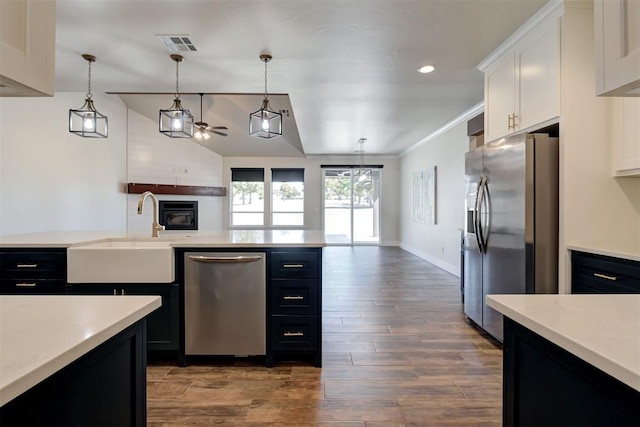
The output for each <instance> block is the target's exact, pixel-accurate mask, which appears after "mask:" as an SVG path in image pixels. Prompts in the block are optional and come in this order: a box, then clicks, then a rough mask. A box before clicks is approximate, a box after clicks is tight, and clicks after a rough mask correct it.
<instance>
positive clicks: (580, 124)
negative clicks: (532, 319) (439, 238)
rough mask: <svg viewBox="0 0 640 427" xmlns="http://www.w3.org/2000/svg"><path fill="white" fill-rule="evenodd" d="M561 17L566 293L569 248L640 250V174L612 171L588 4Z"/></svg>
mask: <svg viewBox="0 0 640 427" xmlns="http://www.w3.org/2000/svg"><path fill="white" fill-rule="evenodd" d="M588 6H589V7H582V8H576V9H570V10H569V11H568V12H571V13H568V12H567V13H565V17H563V20H562V36H561V39H562V46H561V49H562V51H563V52H566V54H565V55H563V61H562V70H561V73H562V74H561V82H562V97H561V111H562V118H561V123H560V132H561V133H560V141H561V142H560V144H561V145H560V265H559V267H560V273H559V274H560V277H559V279H560V281H559V283H560V292H561V293H564V292H569V283H570V260H569V251H568V250H567V246H570V245H575V246H582V247H585V248H590V249H598V250H604V251H611V252H622V253H629V254H636V255H637V254H640V178H613V177H612V173H611V146H610V144H611V128H610V127H611V120H610V113H611V108H612V103H613V102H614V100H613V99H611V98H606V97H596V96H595V67H594V64H595V60H594V52H593V10H592V7H591V6H592V5H591V4H589V5H588Z"/></svg>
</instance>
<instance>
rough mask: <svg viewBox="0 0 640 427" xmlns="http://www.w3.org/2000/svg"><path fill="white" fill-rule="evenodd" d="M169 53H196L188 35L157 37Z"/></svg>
mask: <svg viewBox="0 0 640 427" xmlns="http://www.w3.org/2000/svg"><path fill="white" fill-rule="evenodd" d="M157 37H158V38H159V39H160V40H161V41H162V43H164V45H165V46H166V47H167V49H169V51H170V52H196V51H197V50H198V49H196V47H195V46H194V45H193V42H192V41H191V39H190V38H189V35H188V34H183V35H159V36H157Z"/></svg>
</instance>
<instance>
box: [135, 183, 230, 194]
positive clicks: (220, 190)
mask: <svg viewBox="0 0 640 427" xmlns="http://www.w3.org/2000/svg"><path fill="white" fill-rule="evenodd" d="M145 191H151V192H152V193H153V194H175V195H190V196H218V197H224V196H226V195H227V188H226V187H201V186H195V185H170V184H138V183H133V182H130V183H128V184H127V193H129V194H142V193H144V192H145Z"/></svg>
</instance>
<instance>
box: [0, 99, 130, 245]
mask: <svg viewBox="0 0 640 427" xmlns="http://www.w3.org/2000/svg"><path fill="white" fill-rule="evenodd" d="M84 98H85V94H84V93H79V92H77V93H56V94H55V96H54V97H51V98H0V116H1V117H2V126H1V129H0V153H1V155H0V208H1V209H2V214H1V215H0V233H1V234H14V233H27V232H37V231H47V230H125V227H126V218H125V205H126V195H125V194H124V192H123V190H122V184H123V183H124V182H125V177H126V166H125V165H126V138H127V135H126V124H127V120H126V116H127V109H126V107H125V105H124V104H123V103H122V101H121V100H120V98H118V97H117V96H115V95H103V94H94V101H95V105H96V107H97V108H98V110H99V111H100V112H102V113H104V114H106V115H107V116H108V117H109V137H108V138H107V139H96V138H81V137H79V136H76V135H73V134H71V133H69V130H68V126H69V125H68V123H69V116H68V115H69V109H70V108H79V107H80V106H81V105H82V104H83V101H84Z"/></svg>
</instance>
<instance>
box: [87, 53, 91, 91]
mask: <svg viewBox="0 0 640 427" xmlns="http://www.w3.org/2000/svg"><path fill="white" fill-rule="evenodd" d="M87 62H88V63H89V85H88V88H87V90H88V92H87V98H89V99H91V61H87Z"/></svg>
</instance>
